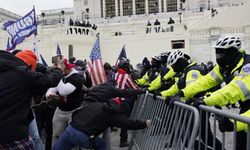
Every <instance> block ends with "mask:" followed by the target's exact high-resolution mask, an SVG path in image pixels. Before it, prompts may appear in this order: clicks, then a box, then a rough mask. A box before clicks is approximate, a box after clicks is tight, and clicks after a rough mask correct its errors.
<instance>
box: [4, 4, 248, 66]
mask: <svg viewBox="0 0 250 150" xmlns="http://www.w3.org/2000/svg"><path fill="white" fill-rule="evenodd" d="M123 1H125V0H123ZM218 1H219V0H218ZM74 2H78V1H77V0H75V1H74ZM79 2H82V3H83V5H76V4H74V8H68V9H66V8H62V9H57V10H47V11H42V13H45V15H44V17H43V16H42V13H41V14H39V16H38V17H39V20H40V22H42V23H40V24H39V26H38V35H37V38H36V39H37V41H36V42H37V49H38V53H39V54H42V55H43V57H44V58H45V59H46V61H47V63H48V64H50V63H51V57H52V56H54V55H55V54H56V46H57V44H59V45H60V47H61V50H62V53H63V55H65V56H66V57H69V56H75V57H76V58H77V59H88V57H89V54H90V51H91V49H92V47H93V44H94V42H95V40H96V34H97V33H100V46H101V52H102V58H103V61H107V62H110V63H111V64H114V63H115V61H116V59H117V57H118V55H119V53H120V50H121V48H122V47H123V46H124V45H125V48H126V52H127V56H128V57H129V58H130V60H131V63H132V64H133V65H135V64H137V63H139V62H141V60H142V59H143V58H144V57H148V58H150V57H151V56H153V55H158V54H160V53H161V52H163V51H166V50H168V51H171V50H172V49H180V50H182V51H183V52H185V53H187V54H189V55H191V57H192V58H193V59H194V60H195V61H197V62H207V61H209V60H213V61H215V54H214V49H213V48H212V47H211V45H212V44H213V43H214V42H215V40H216V39H217V38H218V37H219V36H220V35H224V34H234V35H237V36H239V37H240V38H241V39H242V40H243V47H242V48H243V49H245V50H246V51H247V52H248V53H250V51H249V50H250V18H249V16H248V14H250V9H249V8H250V5H249V3H244V4H239V5H238V4H237V5H235V4H234V5H229V6H223V7H222V8H219V7H213V8H216V9H218V12H217V14H216V15H215V16H213V15H212V14H211V11H210V10H209V9H208V8H206V7H207V6H206V5H205V6H204V9H202V11H201V10H200V8H199V7H200V6H201V5H200V4H207V1H205V2H204V3H197V5H196V7H197V10H199V11H191V5H189V6H190V8H188V7H187V5H188V4H187V1H186V2H185V3H183V9H185V10H183V12H182V14H180V13H179V12H178V11H174V12H167V13H163V12H162V13H156V14H154V13H152V14H148V15H145V12H146V10H145V9H144V8H145V5H148V4H149V3H145V1H144V0H143V1H142V0H138V1H137V0H136V3H135V4H137V2H141V3H139V4H140V7H139V5H137V6H136V8H141V9H133V7H132V13H133V12H135V13H138V14H137V15H132V16H117V17H113V18H109V17H107V18H106V19H105V18H103V17H101V16H100V18H98V17H97V18H91V13H92V11H93V10H94V9H93V8H92V7H90V6H94V5H95V3H94V0H91V1H87V0H86V1H79ZM95 2H97V1H95ZM98 2H100V3H99V7H98V8H99V10H100V12H101V8H102V4H104V3H101V1H98ZM107 2H108V0H106V2H105V4H106V5H105V7H106V6H112V7H110V12H107V14H108V13H109V14H110V15H111V14H112V15H115V14H116V13H118V15H120V14H123V15H127V14H128V15H129V14H131V7H129V6H131V3H130V2H131V1H126V2H128V3H123V4H126V5H123V6H122V7H123V8H124V9H123V10H126V11H122V12H120V6H119V3H120V2H121V1H117V2H118V3H117V5H113V4H116V3H110V4H108V3H107ZM112 2H114V1H112ZM148 2H153V1H150V0H148ZM154 2H155V1H154ZM172 2H173V3H174V1H172ZM189 2H191V1H189ZM161 4H162V3H161ZM83 6H84V7H83ZM95 6H96V5H95ZM132 6H133V1H132ZM150 6H151V4H150ZM152 6H153V5H152ZM174 6H178V4H177V5H174ZM174 6H173V7H172V6H171V7H170V5H169V8H171V9H175V7H174ZM202 6H203V5H202ZM80 7H81V8H80ZM115 7H118V9H117V10H118V12H117V11H116V9H115ZM87 8H89V10H88V13H89V14H88V15H87V14H86V12H87V10H86V9H87ZM125 8H126V9H125ZM161 8H163V9H162V10H164V7H161ZM84 9H85V11H86V12H83V13H82V12H81V11H80V10H84ZM92 9H93V10H92ZM165 9H168V8H167V7H165ZM187 9H190V10H187ZM62 10H64V11H65V12H64V18H74V17H75V18H77V17H76V16H78V15H80V16H79V17H80V18H81V17H82V16H83V20H85V19H87V20H88V21H89V22H90V24H92V25H93V24H94V23H95V24H96V25H97V26H98V28H97V30H93V29H92V28H91V27H86V26H75V25H71V26H69V25H68V24H66V23H65V22H67V19H64V22H63V20H62V18H63V17H62ZM76 10H79V11H77V13H78V14H77V13H75V12H76ZM154 11H159V9H158V8H157V9H155V7H151V8H150V9H148V12H154ZM95 13H96V14H98V11H96V12H95ZM140 13H141V14H140ZM59 15H61V16H60V19H59ZM100 15H101V13H100ZM1 17H2V18H4V17H6V15H5V16H0V18H1ZM88 17H89V18H88ZM170 17H172V18H173V20H174V21H175V24H168V21H169V18H170ZM53 18H54V20H56V21H54V22H53V23H51V22H49V21H48V22H47V23H43V19H44V20H46V19H48V20H53ZM232 18H234V21H233V22H232ZM156 19H158V20H159V21H160V23H161V25H160V26H159V25H158V26H154V25H153V24H154V22H155V20H156ZM79 20H81V19H79ZM148 21H150V22H151V24H152V25H151V26H147V22H148ZM2 23H3V22H0V25H2ZM7 38H8V34H7V33H6V32H5V31H2V30H0V40H1V42H0V49H5V48H6V43H7ZM33 43H34V38H33V36H31V37H29V38H27V39H26V40H25V41H24V42H23V43H22V44H20V45H18V46H17V49H33ZM69 47H70V48H69ZM72 47H73V48H72Z"/></svg>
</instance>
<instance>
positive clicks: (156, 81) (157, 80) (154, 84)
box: [148, 74, 161, 91]
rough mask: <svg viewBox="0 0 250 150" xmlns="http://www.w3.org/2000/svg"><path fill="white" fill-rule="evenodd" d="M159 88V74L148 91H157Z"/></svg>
mask: <svg viewBox="0 0 250 150" xmlns="http://www.w3.org/2000/svg"><path fill="white" fill-rule="evenodd" d="M159 88H161V74H159V75H158V76H157V77H156V78H155V79H154V80H153V81H152V82H151V83H150V84H149V87H148V90H149V91H153V90H158V89H159Z"/></svg>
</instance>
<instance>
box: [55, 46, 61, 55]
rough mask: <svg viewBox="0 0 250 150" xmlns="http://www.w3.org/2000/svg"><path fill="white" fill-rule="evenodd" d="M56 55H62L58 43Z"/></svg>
mask: <svg viewBox="0 0 250 150" xmlns="http://www.w3.org/2000/svg"><path fill="white" fill-rule="evenodd" d="M56 55H62V52H61V49H60V47H59V45H58V44H57V47H56Z"/></svg>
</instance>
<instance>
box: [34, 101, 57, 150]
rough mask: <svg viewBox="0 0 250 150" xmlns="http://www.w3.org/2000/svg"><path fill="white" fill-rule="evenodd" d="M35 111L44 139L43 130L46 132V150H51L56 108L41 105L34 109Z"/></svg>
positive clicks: (39, 129)
mask: <svg viewBox="0 0 250 150" xmlns="http://www.w3.org/2000/svg"><path fill="white" fill-rule="evenodd" d="M34 110H35V115H36V121H37V127H38V131H39V134H40V136H41V137H42V135H41V131H42V129H45V132H46V142H45V150H51V147H52V135H53V128H52V119H53V115H54V112H55V108H53V107H51V106H50V105H48V104H41V105H40V106H38V107H36V108H34Z"/></svg>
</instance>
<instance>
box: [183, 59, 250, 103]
mask: <svg viewBox="0 0 250 150" xmlns="http://www.w3.org/2000/svg"><path fill="white" fill-rule="evenodd" d="M245 58H246V57H243V58H241V60H240V61H239V62H238V64H237V66H236V67H235V68H234V69H233V70H232V71H231V77H232V80H231V81H230V82H229V83H228V84H227V85H226V86H224V87H222V88H221V89H219V90H217V91H215V92H213V93H212V94H211V95H210V96H209V97H206V98H205V99H204V102H205V103H206V105H208V106H225V105H228V104H234V103H236V102H237V101H238V100H241V101H242V102H244V101H246V100H247V99H250V61H249V62H248V63H247V62H244V61H245ZM219 69H220V68H219V66H218V65H217V66H215V68H214V69H213V70H212V71H211V72H209V73H208V74H207V75H206V76H204V77H202V78H200V79H199V80H197V81H196V82H194V83H192V84H190V85H188V86H186V88H184V89H183V93H184V96H185V97H186V98H190V97H192V96H194V95H195V94H196V93H199V92H201V91H206V90H208V89H210V88H211V87H214V86H216V85H217V84H221V83H222V82H223V80H224V79H223V76H222V75H221V72H220V70H219Z"/></svg>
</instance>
